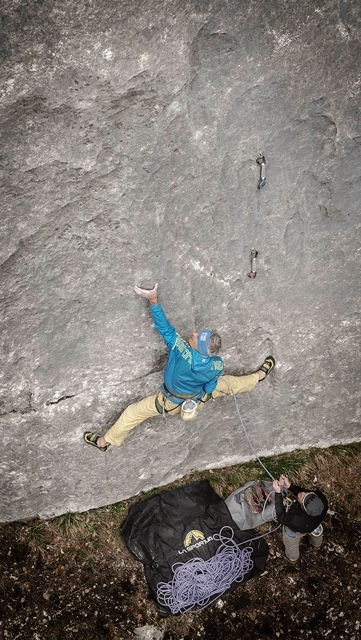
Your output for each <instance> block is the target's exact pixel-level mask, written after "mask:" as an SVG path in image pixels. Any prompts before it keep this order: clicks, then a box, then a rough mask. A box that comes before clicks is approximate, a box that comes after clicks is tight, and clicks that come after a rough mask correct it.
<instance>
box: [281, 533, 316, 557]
mask: <svg viewBox="0 0 361 640" xmlns="http://www.w3.org/2000/svg"><path fill="white" fill-rule="evenodd" d="M304 536H308V540H309V543H310V545H311V546H312V547H316V548H318V547H320V546H321V544H322V542H323V535H322V534H321V535H319V536H314V535H312V533H299V532H298V531H291V529H289V528H288V527H283V544H284V545H285V554H286V557H287V558H288V559H289V560H291V562H296V561H297V560H298V558H299V557H300V542H301V540H302V538H303V537H304Z"/></svg>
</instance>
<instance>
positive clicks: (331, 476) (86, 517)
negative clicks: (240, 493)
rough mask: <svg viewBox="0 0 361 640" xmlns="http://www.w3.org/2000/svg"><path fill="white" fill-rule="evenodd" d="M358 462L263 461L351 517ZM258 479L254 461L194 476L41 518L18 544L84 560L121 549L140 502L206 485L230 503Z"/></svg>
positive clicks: (337, 452)
mask: <svg viewBox="0 0 361 640" xmlns="http://www.w3.org/2000/svg"><path fill="white" fill-rule="evenodd" d="M360 460H361V443H355V444H350V445H346V446H344V445H342V446H341V445H340V446H332V447H330V448H328V449H310V450H308V451H304V450H302V451H294V452H292V453H287V454H283V455H279V456H275V457H273V458H262V462H263V464H264V465H265V466H266V468H267V469H268V470H269V472H270V473H271V474H272V475H273V476H274V477H276V478H278V477H279V475H280V474H281V473H283V474H285V475H286V476H288V477H289V479H290V480H291V481H292V482H294V483H295V484H299V485H301V486H304V487H306V488H310V489H312V488H318V487H319V488H320V489H321V490H323V491H324V492H325V493H326V494H327V496H328V498H329V502H330V505H332V503H334V504H336V503H337V509H338V510H341V511H350V508H351V511H352V512H354V513H355V517H356V514H357V513H358V509H359V506H358V503H359V498H358V492H357V491H356V488H355V484H354V476H355V468H354V466H355V464H358V465H361V463H360ZM360 474H361V469H360ZM260 478H263V479H268V478H267V474H266V473H265V471H264V470H263V469H262V467H261V466H260V465H259V464H258V463H257V462H256V461H252V462H248V463H246V464H240V465H235V466H232V467H225V468H223V469H216V470H206V471H201V472H195V473H192V474H191V475H190V476H187V477H185V478H182V479H181V480H180V481H178V482H174V483H172V484H171V485H169V486H167V487H157V488H154V489H152V490H150V491H147V492H146V493H145V494H144V495H142V496H136V497H134V498H133V499H131V500H127V501H126V502H116V503H114V504H111V505H108V506H106V507H102V508H100V509H93V510H91V511H88V512H85V513H72V512H68V513H65V514H63V515H61V516H58V517H56V518H53V519H52V520H48V521H42V520H39V519H38V518H37V519H34V520H32V521H30V522H27V523H21V525H20V533H19V540H21V542H24V543H26V544H28V545H29V546H30V547H31V549H32V550H33V551H41V552H44V550H45V549H46V548H47V547H48V546H49V545H54V544H61V545H62V549H63V552H65V553H72V554H75V555H77V556H79V557H81V558H85V557H86V556H87V553H89V555H91V553H94V550H102V549H104V548H109V546H111V543H113V542H114V541H115V540H116V541H117V544H118V545H119V543H120V542H121V537H120V533H119V527H120V526H121V524H122V523H123V522H124V520H125V519H126V516H127V512H128V507H129V506H130V505H131V504H132V503H134V502H135V501H139V499H144V498H147V497H150V496H152V495H155V494H156V493H159V492H160V491H165V490H167V489H173V488H175V487H177V486H180V485H184V484H186V483H188V482H195V481H197V480H202V479H206V480H208V481H209V482H210V483H211V485H212V487H213V488H214V490H215V491H216V492H217V493H218V494H219V495H220V496H221V497H222V498H226V497H227V496H228V495H230V493H232V492H233V491H235V490H236V489H237V488H239V487H241V486H243V485H244V484H246V483H247V482H248V481H249V480H256V479H260ZM340 483H342V491H341V490H340ZM331 508H332V507H331ZM91 550H92V551H91Z"/></svg>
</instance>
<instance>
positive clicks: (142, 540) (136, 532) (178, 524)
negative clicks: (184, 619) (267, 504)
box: [122, 480, 268, 617]
mask: <svg viewBox="0 0 361 640" xmlns="http://www.w3.org/2000/svg"><path fill="white" fill-rule="evenodd" d="M122 535H123V538H124V540H125V543H126V545H127V546H128V548H129V550H130V551H131V552H132V554H133V555H134V556H135V558H137V559H138V560H140V561H141V562H142V563H143V564H144V570H145V576H146V580H147V583H148V586H149V589H150V593H151V595H152V597H153V599H154V600H155V602H156V603H157V608H158V611H159V614H160V615H161V616H164V617H166V616H169V615H172V614H173V615H174V614H176V613H182V612H184V611H188V610H194V609H197V608H199V607H204V606H207V605H208V604H210V602H212V601H214V599H216V598H217V597H219V596H220V595H222V594H223V593H226V592H227V591H231V590H232V589H234V588H235V587H236V586H238V585H239V584H240V581H236V580H235V581H233V582H232V583H231V584H229V585H228V587H227V589H226V590H223V591H222V593H218V594H213V596H212V597H211V598H209V599H208V600H207V598H206V599H200V600H199V602H197V603H194V605H192V606H191V605H189V606H188V605H187V606H183V605H184V603H183V605H179V606H178V604H177V601H176V600H177V596H174V597H173V596H172V597H173V600H172V603H171V604H170V605H168V604H167V603H166V604H165V603H164V600H162V599H161V598H159V586H160V584H161V583H163V584H166V586H167V585H170V586H171V587H173V583H172V581H173V582H174V578H175V572H176V570H177V568H179V567H180V566H182V568H183V567H185V568H186V569H187V570H188V567H189V566H190V564H192V563H190V562H189V561H191V560H193V561H196V562H200V563H201V562H202V561H209V560H211V561H213V560H214V558H216V557H218V556H217V554H219V553H220V552H221V551H222V549H224V548H226V549H229V548H230V545H233V547H232V549H231V551H232V553H233V550H234V547H235V546H236V548H237V549H238V550H239V552H240V553H241V554H242V552H244V554H245V553H246V552H245V551H244V550H245V549H249V553H250V559H251V562H248V564H247V562H246V563H245V567H246V572H245V574H244V576H243V577H241V581H242V582H245V581H246V580H248V579H249V578H251V577H252V576H256V575H259V574H260V573H262V572H263V571H264V569H265V566H266V560H267V555H268V546H267V544H266V542H265V541H264V539H263V538H258V537H257V536H258V534H257V533H256V532H255V531H252V530H250V531H241V530H240V529H239V527H238V526H237V525H236V523H235V522H234V521H233V520H232V518H231V516H230V513H229V510H228V508H227V506H226V504H225V503H224V501H223V500H222V499H221V498H220V497H219V496H218V495H217V494H216V492H215V491H214V490H213V489H212V487H211V485H210V484H209V482H208V481H207V480H202V481H199V482H194V483H192V484H188V485H185V486H183V487H179V488H177V489H172V490H170V491H164V492H162V493H159V494H157V495H154V496H151V497H150V498H146V499H145V500H141V501H140V502H138V503H136V504H134V505H132V507H131V508H130V510H129V515H128V517H127V519H126V521H125V523H124V525H123V527H122ZM255 538H257V539H255ZM225 541H226V545H225ZM227 541H229V542H227ZM237 545H238V546H237ZM217 550H218V551H217ZM186 563H188V564H186ZM220 566H221V569H222V567H224V559H223V564H221V565H220ZM187 573H189V572H188V571H187ZM178 574H179V572H178V573H177V575H178ZM171 583H172V584H171ZM223 586H224V582H223ZM167 589H168V586H167ZM168 590H169V589H168ZM174 598H175V599H174Z"/></svg>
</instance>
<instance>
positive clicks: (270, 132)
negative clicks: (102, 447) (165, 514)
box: [0, 0, 361, 521]
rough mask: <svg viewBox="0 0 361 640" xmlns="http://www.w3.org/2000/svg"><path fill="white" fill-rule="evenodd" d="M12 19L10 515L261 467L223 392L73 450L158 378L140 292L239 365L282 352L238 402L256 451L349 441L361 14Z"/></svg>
mask: <svg viewBox="0 0 361 640" xmlns="http://www.w3.org/2000/svg"><path fill="white" fill-rule="evenodd" d="M1 11H2V21H1V29H2V34H1V35H2V37H1V38H0V42H1V47H0V56H1V58H0V60H1V62H0V64H1V86H0V123H1V124H0V126H1V158H0V172H1V205H0V206H1V234H0V252H1V256H0V258H1V260H0V262H1V266H0V278H1V364H2V367H1V380H0V385H1V400H0V411H1V417H0V431H1V441H2V444H3V455H2V459H1V463H0V468H1V478H2V487H1V496H2V501H3V505H2V509H1V520H2V521H11V520H17V519H22V518H27V517H31V516H34V515H36V514H39V515H40V516H43V517H45V516H52V515H56V514H60V513H63V512H65V511H75V510H80V511H81V510H86V509H89V508H92V507H96V506H99V505H104V504H107V503H111V502H115V501H118V500H121V499H124V498H126V497H129V496H130V495H135V494H136V493H138V492H140V491H145V490H148V489H150V488H151V487H154V486H159V485H163V484H166V483H168V482H170V481H173V480H174V479H176V478H179V477H181V476H182V475H184V474H186V473H188V472H190V471H192V470H194V469H202V468H210V467H216V466H224V465H230V464H234V463H236V462H240V461H245V460H248V459H249V458H250V457H251V456H252V451H251V450H250V448H249V445H248V442H247V440H246V438H245V437H244V435H243V434H242V432H241V429H240V425H239V419H238V416H237V413H236V410H235V406H234V403H233V400H232V399H231V398H225V399H224V400H223V399H222V400H217V401H216V402H214V403H211V402H210V403H208V405H207V406H206V407H205V409H204V411H203V412H201V414H200V416H199V419H197V421H196V422H191V423H188V424H187V423H183V422H182V421H181V420H180V419H177V418H174V419H173V420H171V419H170V420H168V422H167V423H166V425H164V424H163V423H162V420H161V419H156V418H155V419H153V420H149V421H148V422H147V423H144V424H143V425H142V426H139V427H138V428H137V429H136V430H135V431H133V432H132V434H131V435H130V436H129V437H128V439H127V440H126V441H125V443H124V445H123V446H122V447H121V448H119V449H116V448H112V449H111V450H109V451H108V452H107V453H106V454H103V453H100V452H98V451H96V450H95V449H92V448H91V447H89V446H86V445H85V444H84V443H83V441H82V434H83V432H84V431H86V430H91V431H96V432H99V433H102V432H104V431H105V429H106V428H107V427H109V426H110V425H111V424H112V423H113V422H114V420H115V419H116V418H117V417H118V415H119V414H120V412H121V411H122V409H123V408H124V407H125V406H126V405H127V404H128V403H129V402H131V401H133V400H137V399H139V398H141V397H142V396H143V395H144V394H150V393H153V392H154V391H155V390H156V389H157V386H158V385H159V384H160V382H161V380H162V368H163V365H164V357H165V354H166V351H165V348H164V346H163V343H162V341H161V339H160V338H159V337H158V336H157V335H156V333H155V331H154V329H153V328H152V324H151V320H150V316H149V311H148V309H147V306H146V303H145V302H144V301H143V300H141V299H139V298H137V297H136V296H135V294H134V293H133V285H134V284H139V285H141V286H144V287H146V286H150V285H152V284H153V283H154V282H155V281H158V282H159V283H160V297H161V302H162V303H163V306H164V308H165V311H166V312H167V315H168V317H169V319H170V320H171V322H172V323H173V324H174V325H175V326H176V327H177V329H178V330H179V332H180V333H181V334H182V335H185V336H187V335H189V332H190V331H193V330H194V329H195V328H196V329H199V328H202V327H203V326H210V327H214V328H217V329H218V330H219V332H220V333H221V334H222V336H223V343H224V350H223V356H224V360H225V364H226V370H227V372H228V373H249V372H251V371H254V370H255V369H256V368H258V366H259V365H260V364H261V362H262V360H263V358H264V356H267V355H268V354H269V353H272V354H273V355H274V356H275V358H276V361H277V369H276V371H275V372H274V373H273V374H272V375H271V376H270V377H269V378H268V379H267V381H266V382H264V383H263V384H262V385H259V387H257V389H256V390H254V391H253V392H252V393H250V394H245V395H243V396H242V397H240V399H239V401H240V406H241V411H242V415H243V417H244V421H245V424H246V427H247V429H248V433H249V438H250V439H251V442H252V443H253V446H254V447H255V449H256V450H257V451H258V453H259V454H262V455H264V456H266V455H271V454H274V453H280V452H283V451H289V450H292V449H295V448H306V447H310V446H316V447H323V446H328V445H330V444H332V443H347V442H352V441H357V440H359V439H360V408H359V407H360V405H359V363H358V360H359V356H358V351H359V341H360V329H359V327H360V308H359V300H360V275H359V271H360V219H359V208H360V172H361V162H360V149H361V145H360V143H361V132H360V116H359V109H360V91H361V81H360V59H361V58H360V14H361V11H360V3H359V2H358V1H357V0H354V1H349V2H339V0H324V1H321V2H317V3H315V2H314V1H313V0H305V1H303V2H300V3H296V2H288V3H284V2H281V0H277V1H276V2H272V3H265V2H263V1H262V0H251V1H250V2H239V0H237V1H229V2H227V3H223V2H219V3H212V2H208V1H207V0H204V1H203V0H184V1H183V2H181V3H180V2H177V1H176V0H167V1H165V2H164V1H162V2H160V1H157V0H155V1H154V2H147V1H146V0H132V1H130V0H123V1H120V0H107V1H105V0H99V1H98V2H97V3H74V2H70V0H65V1H64V0H61V1H60V0H54V1H53V2H52V3H41V2H37V1H36V0H24V1H23V2H21V3H19V2H17V1H16V0H3V3H2V9H1ZM259 152H262V153H264V155H265V158H266V185H265V187H264V188H263V189H260V190H258V189H257V181H258V178H259V166H258V165H257V163H256V158H257V156H258V154H259ZM252 248H255V249H256V250H257V251H258V258H257V260H258V262H257V277H256V278H255V279H250V278H248V277H247V273H248V272H249V271H250V252H251V249H252Z"/></svg>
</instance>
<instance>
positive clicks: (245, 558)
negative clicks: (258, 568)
mask: <svg viewBox="0 0 361 640" xmlns="http://www.w3.org/2000/svg"><path fill="white" fill-rule="evenodd" d="M226 529H227V530H228V531H229V533H226ZM233 536H234V531H233V529H232V528H231V527H222V529H221V530H220V532H219V533H218V534H217V533H216V534H215V535H214V536H213V539H214V540H220V541H221V545H220V546H219V547H218V549H217V551H216V553H215V555H214V556H213V557H212V558H210V559H209V560H203V558H192V559H191V560H188V562H184V563H179V562H177V563H175V564H174V565H173V566H172V570H173V573H174V575H173V579H172V580H171V581H170V582H159V583H158V585H157V600H158V602H159V604H160V605H163V606H166V607H168V608H169V609H170V610H171V612H172V613H173V614H176V613H186V612H187V611H190V610H191V609H193V608H194V607H195V606H197V605H198V607H199V609H204V608H205V607H208V606H209V605H210V604H211V603H212V602H213V601H214V600H216V599H217V598H219V596H221V595H222V594H223V593H224V592H225V591H227V589H229V588H230V586H231V585H232V584H233V582H242V580H243V578H244V576H245V575H246V574H247V573H249V572H250V571H251V570H252V568H253V561H252V560H251V554H252V551H253V549H252V547H245V548H243V549H241V548H240V545H239V544H237V543H236V542H235V541H234V540H233ZM243 544H244V543H243ZM212 598H213V599H212Z"/></svg>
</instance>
